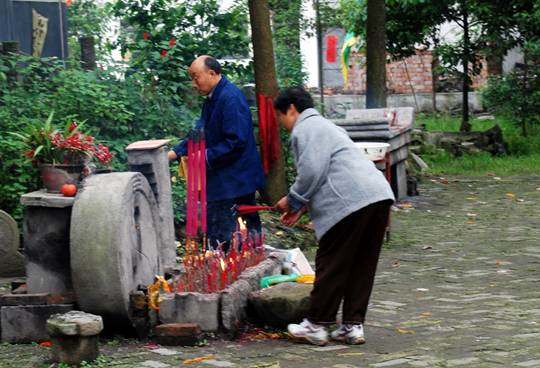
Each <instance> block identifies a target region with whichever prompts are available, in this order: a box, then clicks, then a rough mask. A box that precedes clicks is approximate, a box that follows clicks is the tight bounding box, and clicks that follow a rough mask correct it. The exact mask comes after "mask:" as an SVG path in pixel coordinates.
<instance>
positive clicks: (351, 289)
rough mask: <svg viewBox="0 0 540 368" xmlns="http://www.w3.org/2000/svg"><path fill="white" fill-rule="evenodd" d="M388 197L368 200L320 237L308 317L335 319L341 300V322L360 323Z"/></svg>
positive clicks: (323, 320)
mask: <svg viewBox="0 0 540 368" xmlns="http://www.w3.org/2000/svg"><path fill="white" fill-rule="evenodd" d="M391 204H392V201H390V200H388V201H382V202H377V203H374V204H371V205H369V206H367V207H364V208H362V209H360V210H358V211H356V212H353V213H352V214H350V215H349V216H347V217H345V218H344V219H343V220H341V221H340V222H338V223H337V224H336V225H334V226H333V227H332V228H331V229H330V230H329V231H328V232H327V233H326V234H325V235H324V236H323V237H322V239H321V240H320V242H319V249H318V250H317V256H316V259H315V284H314V285H313V290H312V292H311V307H310V312H309V315H308V319H309V320H310V321H311V322H313V323H316V324H322V325H325V324H326V325H328V324H334V323H336V314H337V311H338V309H339V305H340V303H341V300H343V323H349V324H360V323H364V319H365V317H366V312H367V307H368V303H369V297H370V295H371V290H372V288H373V281H374V279H375V271H376V269H377V262H378V260H379V254H380V251H381V246H382V243H383V240H384V234H385V230H386V225H387V223H388V214H389V210H390V206H391Z"/></svg>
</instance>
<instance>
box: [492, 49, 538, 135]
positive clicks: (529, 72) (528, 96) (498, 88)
mask: <svg viewBox="0 0 540 368" xmlns="http://www.w3.org/2000/svg"><path fill="white" fill-rule="evenodd" d="M539 44H540V42H539ZM527 50H528V53H529V58H530V59H529V60H527V61H526V64H525V65H524V66H523V67H521V68H517V69H515V70H514V71H513V72H511V73H509V74H507V75H504V76H501V77H493V78H490V80H489V83H488V85H487V87H486V88H485V89H484V90H483V92H482V97H483V99H484V103H485V105H486V106H488V107H489V108H491V109H493V110H494V111H495V112H497V113H499V114H501V115H504V116H506V117H507V118H509V119H512V121H513V122H514V123H515V124H516V125H517V126H519V127H520V128H521V133H522V135H523V136H524V137H527V136H529V135H530V133H531V130H532V129H534V126H537V125H540V52H539V51H536V50H537V49H536V48H534V47H529V48H528V49H527ZM531 59H532V60H531Z"/></svg>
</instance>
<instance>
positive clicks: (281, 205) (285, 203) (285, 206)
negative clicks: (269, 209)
mask: <svg viewBox="0 0 540 368" xmlns="http://www.w3.org/2000/svg"><path fill="white" fill-rule="evenodd" d="M274 207H275V208H276V210H278V211H279V212H281V213H285V212H289V211H290V210H291V209H290V207H289V200H288V199H287V196H285V197H283V198H281V199H280V200H279V201H277V203H276V204H275V205H274Z"/></svg>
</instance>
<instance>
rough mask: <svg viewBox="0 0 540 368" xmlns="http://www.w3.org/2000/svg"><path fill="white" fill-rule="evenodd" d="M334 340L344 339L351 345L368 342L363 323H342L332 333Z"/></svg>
mask: <svg viewBox="0 0 540 368" xmlns="http://www.w3.org/2000/svg"><path fill="white" fill-rule="evenodd" d="M330 337H332V339H333V340H336V341H343V342H346V343H347V344H351V345H360V344H364V343H365V342H366V339H365V338H364V326H363V325H349V324H345V325H341V326H340V327H339V328H338V329H337V330H334V331H332V333H331V334H330Z"/></svg>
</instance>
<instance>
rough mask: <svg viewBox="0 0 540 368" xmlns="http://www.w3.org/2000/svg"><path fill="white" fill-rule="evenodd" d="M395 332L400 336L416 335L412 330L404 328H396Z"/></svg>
mask: <svg viewBox="0 0 540 368" xmlns="http://www.w3.org/2000/svg"><path fill="white" fill-rule="evenodd" d="M397 332H399V333H400V334H409V335H414V334H415V333H416V332H415V331H414V330H406V329H404V328H397Z"/></svg>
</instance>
